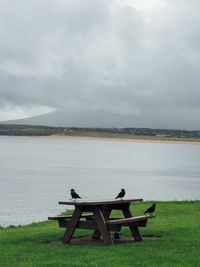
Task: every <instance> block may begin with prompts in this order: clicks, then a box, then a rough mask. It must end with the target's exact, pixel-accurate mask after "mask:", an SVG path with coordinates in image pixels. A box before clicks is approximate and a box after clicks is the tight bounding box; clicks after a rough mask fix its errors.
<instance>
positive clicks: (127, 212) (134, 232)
mask: <svg viewBox="0 0 200 267" xmlns="http://www.w3.org/2000/svg"><path fill="white" fill-rule="evenodd" d="M122 212H123V214H124V216H125V217H126V218H129V217H133V215H132V213H131V211H130V208H129V207H126V208H123V209H122ZM129 228H130V231H131V233H132V235H133V237H134V240H135V241H142V235H141V233H140V231H139V229H138V227H137V226H134V224H129Z"/></svg>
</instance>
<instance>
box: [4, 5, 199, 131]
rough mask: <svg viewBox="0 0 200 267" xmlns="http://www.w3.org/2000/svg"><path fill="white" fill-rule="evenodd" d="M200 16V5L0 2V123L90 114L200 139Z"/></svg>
mask: <svg viewBox="0 0 200 267" xmlns="http://www.w3.org/2000/svg"><path fill="white" fill-rule="evenodd" d="M199 8H200V2H199V1H197V0H191V1H186V0H178V1H172V0H161V1H156V0H148V1H147V0H140V1H136V0H135V1H134V0H132V1H131V0H124V1H118V0H111V1H106V0H95V1H94V0H84V1H82V0H74V1H72V0H60V1H55V0H48V1H47V0H43V1H39V0H34V1H33V0H30V1H25V0H20V1H19V0H12V1H11V0H2V1H1V2H0V18H1V19H0V31H1V35H0V120H3V118H5V116H6V114H7V116H6V119H7V118H8V117H9V116H10V119H13V118H14V117H13V115H11V113H9V109H12V110H14V111H15V118H16V117H17V116H18V115H19V109H20V110H21V111H22V110H23V112H24V116H27V115H28V116H29V115H30V113H28V110H29V111H30V109H32V111H33V112H32V113H31V115H34V114H35V115H36V114H39V113H44V110H45V112H46V111H48V110H49V111H51V110H55V109H57V110H68V111H71V112H73V111H77V110H91V112H92V111H102V112H111V113H116V114H122V115H123V116H124V115H127V116H131V115H133V116H137V117H138V118H139V117H140V116H141V119H142V120H144V127H145V118H146V119H148V125H151V121H152V127H154V126H156V127H159V125H165V122H166V126H167V127H170V126H171V127H176V125H177V128H185V129H188V128H191V129H200V127H199V117H200V103H199V99H200V90H199V82H200V78H199V73H200V64H199V62H200V28H199V23H200V16H199V10H200V9H199ZM23 112H21V113H20V114H22V113H23ZM8 114H10V115H9V116H8ZM20 116H21V115H20ZM119 118H120V117H119ZM154 121H156V122H157V123H156V125H155V124H154V123H153V122H154ZM141 123H142V122H141ZM130 126H134V125H130Z"/></svg>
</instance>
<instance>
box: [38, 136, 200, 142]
mask: <svg viewBox="0 0 200 267" xmlns="http://www.w3.org/2000/svg"><path fill="white" fill-rule="evenodd" d="M40 137H42V138H44V137H45V138H59V139H75V140H104V141H120V142H139V143H166V144H192V145H200V142H196V141H172V140H153V139H139V138H138V139H137V138H117V137H116V138H115V137H89V136H66V135H65V136H63V135H56V134H55V135H49V136H40Z"/></svg>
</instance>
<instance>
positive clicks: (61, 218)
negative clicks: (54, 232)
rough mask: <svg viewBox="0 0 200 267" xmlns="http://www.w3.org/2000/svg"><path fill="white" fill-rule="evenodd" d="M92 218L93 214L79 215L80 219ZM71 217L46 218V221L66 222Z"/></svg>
mask: <svg viewBox="0 0 200 267" xmlns="http://www.w3.org/2000/svg"><path fill="white" fill-rule="evenodd" d="M92 217H94V215H93V214H83V215H81V218H86V219H87V218H92ZM71 218H72V215H65V216H54V217H48V220H67V219H71Z"/></svg>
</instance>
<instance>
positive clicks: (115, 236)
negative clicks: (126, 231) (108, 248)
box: [114, 233, 119, 242]
mask: <svg viewBox="0 0 200 267" xmlns="http://www.w3.org/2000/svg"><path fill="white" fill-rule="evenodd" d="M114 239H115V242H116V241H119V234H118V233H114Z"/></svg>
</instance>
